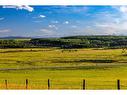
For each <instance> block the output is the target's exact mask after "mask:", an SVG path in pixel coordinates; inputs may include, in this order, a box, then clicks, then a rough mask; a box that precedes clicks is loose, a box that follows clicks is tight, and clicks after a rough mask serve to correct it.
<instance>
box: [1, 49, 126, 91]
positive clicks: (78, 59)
mask: <svg viewBox="0 0 127 95" xmlns="http://www.w3.org/2000/svg"><path fill="white" fill-rule="evenodd" d="M26 78H27V79H28V80H29V86H28V88H29V89H47V80H48V79H50V81H51V89H82V80H83V79H85V80H86V89H116V80H117V79H120V80H121V89H127V56H126V51H125V52H124V54H123V53H122V49H96V48H92V49H57V48H26V49H21V48H15V49H0V89H5V84H4V80H8V89H25V86H24V85H25V79H26Z"/></svg>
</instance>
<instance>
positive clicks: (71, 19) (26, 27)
mask: <svg viewBox="0 0 127 95" xmlns="http://www.w3.org/2000/svg"><path fill="white" fill-rule="evenodd" d="M76 35H127V6H74V5H73V6H44V5H43V6H28V5H21V6H13V5H6V6H0V37H7V36H21V37H63V36H76Z"/></svg>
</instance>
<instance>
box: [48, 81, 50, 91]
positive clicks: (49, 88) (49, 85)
mask: <svg viewBox="0 0 127 95" xmlns="http://www.w3.org/2000/svg"><path fill="white" fill-rule="evenodd" d="M49 89H50V80H49V79H48V90H49Z"/></svg>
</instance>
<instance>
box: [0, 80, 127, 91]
mask: <svg viewBox="0 0 127 95" xmlns="http://www.w3.org/2000/svg"><path fill="white" fill-rule="evenodd" d="M0 82H1V83H0V89H42V90H43V89H48V90H50V89H80V90H102V89H103V90H109V89H110V90H120V89H127V81H126V80H119V79H118V80H115V81H103V80H99V81H93V80H85V79H83V80H81V81H80V82H72V81H71V80H67V81H65V80H64V81H62V80H51V79H47V80H43V81H42V80H30V79H25V80H24V81H13V80H1V81H0Z"/></svg>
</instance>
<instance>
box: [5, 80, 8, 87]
mask: <svg viewBox="0 0 127 95" xmlns="http://www.w3.org/2000/svg"><path fill="white" fill-rule="evenodd" d="M5 87H6V89H8V87H7V80H5Z"/></svg>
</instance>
